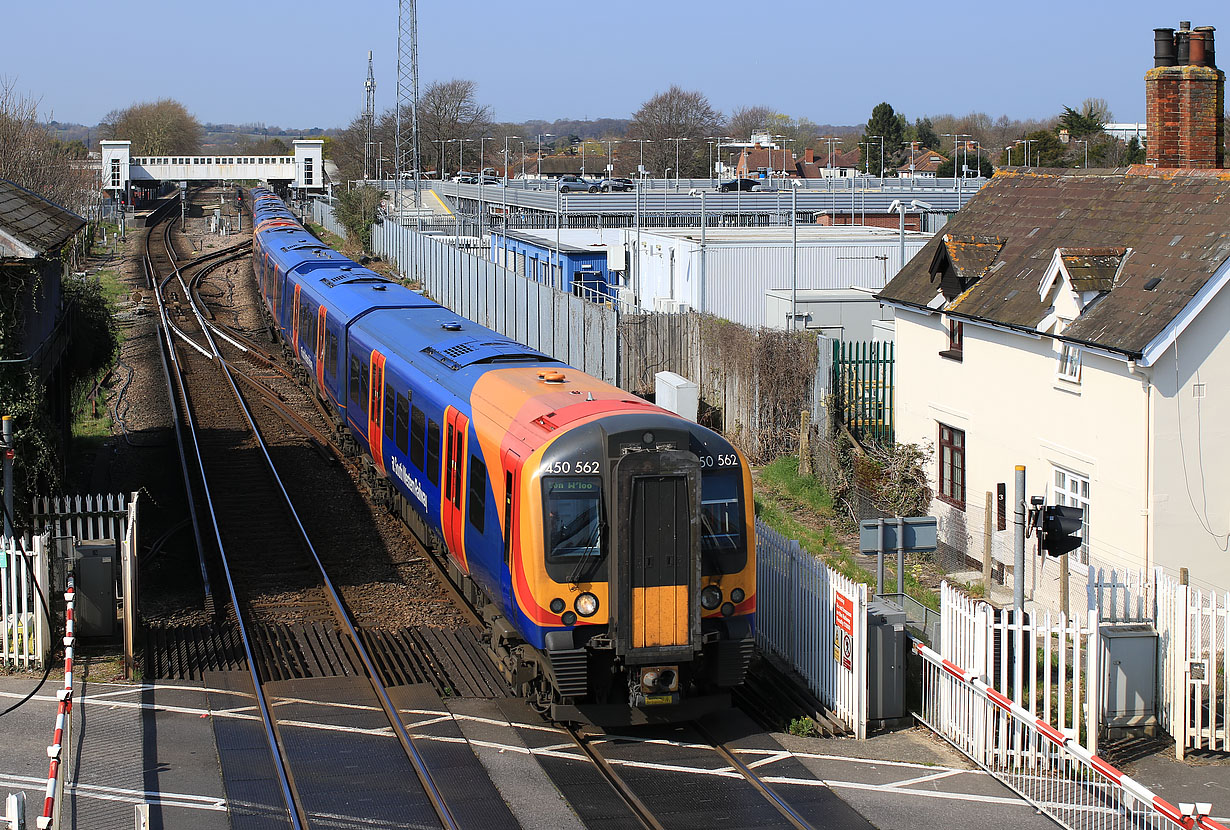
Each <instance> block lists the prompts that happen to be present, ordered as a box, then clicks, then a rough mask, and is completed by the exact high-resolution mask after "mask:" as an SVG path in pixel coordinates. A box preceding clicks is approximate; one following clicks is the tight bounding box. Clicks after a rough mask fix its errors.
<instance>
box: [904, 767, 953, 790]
mask: <svg viewBox="0 0 1230 830" xmlns="http://www.w3.org/2000/svg"><path fill="white" fill-rule="evenodd" d="M963 772H965V770H959V769H950V770H947V771H945V772H933V773H932V774H930V775H920V776H918V777H917V778H907V779H906V780H904V781H894V782H893V783H892V784H889V785H888V786H890V787H909V786H912V785H914V784H922V783H925V782H927V781H938V780H940V779H941V778H948V777H949V776H953V775H960V774H961V773H963Z"/></svg>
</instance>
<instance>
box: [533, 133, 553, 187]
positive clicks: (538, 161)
mask: <svg viewBox="0 0 1230 830" xmlns="http://www.w3.org/2000/svg"><path fill="white" fill-rule="evenodd" d="M554 137H555V134H554V133H539V134H538V135H536V136H535V138H537V139H538V158H537V159H536V164H535V166H536V168H537V169H536V170H535V171H534V172H535V173H536V174H537V175H538V178H539V179H542V140H543V139H544V138H554Z"/></svg>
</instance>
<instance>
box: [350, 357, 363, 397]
mask: <svg viewBox="0 0 1230 830" xmlns="http://www.w3.org/2000/svg"><path fill="white" fill-rule="evenodd" d="M359 366H360V364H359V358H357V357H354V356H353V355H352V356H351V358H350V400H351V401H353V402H354V403H358V402H359V401H361V400H363V390H362V389H361V388H360V385H359Z"/></svg>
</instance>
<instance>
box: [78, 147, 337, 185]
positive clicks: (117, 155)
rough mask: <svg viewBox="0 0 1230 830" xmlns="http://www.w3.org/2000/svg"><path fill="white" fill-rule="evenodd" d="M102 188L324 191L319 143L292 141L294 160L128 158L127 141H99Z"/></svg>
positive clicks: (231, 155)
mask: <svg viewBox="0 0 1230 830" xmlns="http://www.w3.org/2000/svg"><path fill="white" fill-rule="evenodd" d="M100 143H101V145H102V173H103V188H104V189H106V190H109V191H111V192H112V193H113V194H115V195H119V194H120V193H125V192H127V191H128V187H129V185H130V184H132V185H137V186H144V185H148V184H154V183H157V182H198V181H243V180H252V181H263V182H269V183H270V184H274V183H285V184H288V185H290V186H291V187H294V188H296V189H301V190H308V191H312V190H324V167H323V165H324V142H323V141H322V140H320V139H318V138H309V139H297V140H295V141H294V142H292V144H293V155H289V156H254V155H250V154H243V155H239V154H235V153H227V154H220V155H192V156H185V155H175V156H133V155H132V142H131V141H119V140H117V141H103V142H100Z"/></svg>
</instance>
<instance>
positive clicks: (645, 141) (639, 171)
mask: <svg viewBox="0 0 1230 830" xmlns="http://www.w3.org/2000/svg"><path fill="white" fill-rule="evenodd" d="M632 140H633V141H635V142H638V143H639V144H640V145H641V161H640V164H638V165H637V171H636V172H637V175H639V176H640V177H641V178H642V179H644V178H645V145H646V144H653V139H652V138H634V139H632Z"/></svg>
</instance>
